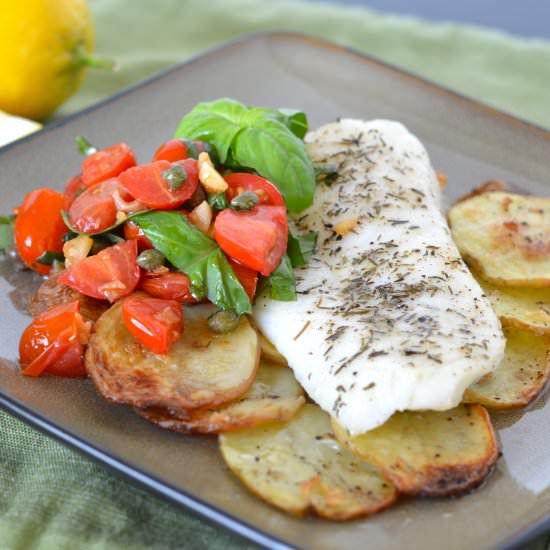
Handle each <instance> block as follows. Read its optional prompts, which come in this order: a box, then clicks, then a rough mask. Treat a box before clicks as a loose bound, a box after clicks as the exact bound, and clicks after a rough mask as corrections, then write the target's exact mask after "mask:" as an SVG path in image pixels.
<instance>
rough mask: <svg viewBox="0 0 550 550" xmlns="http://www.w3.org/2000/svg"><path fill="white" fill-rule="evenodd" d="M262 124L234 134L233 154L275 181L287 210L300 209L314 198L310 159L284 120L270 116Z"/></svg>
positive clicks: (309, 203) (246, 164) (313, 181)
mask: <svg viewBox="0 0 550 550" xmlns="http://www.w3.org/2000/svg"><path fill="white" fill-rule="evenodd" d="M262 126H263V127H255V128H246V129H245V130H243V131H242V132H240V133H239V134H238V135H237V137H236V139H235V143H234V145H233V147H234V151H235V152H234V156H235V158H236V159H238V161H239V162H240V163H241V164H243V165H244V166H249V167H251V168H254V170H256V171H257V172H258V173H259V174H260V175H261V176H263V177H264V178H266V179H268V180H269V181H271V182H273V183H274V184H276V185H277V187H278V188H279V190H280V191H281V193H282V194H283V196H284V198H285V201H286V205H287V208H288V210H289V211H290V212H300V211H302V210H304V208H307V207H308V206H310V205H311V203H312V202H313V193H314V192H315V176H314V174H313V166H312V164H311V160H310V158H309V156H308V154H307V152H306V150H305V148H304V146H303V143H302V142H301V141H300V140H299V139H298V138H297V137H296V136H295V135H293V134H292V133H291V132H289V131H288V129H287V128H286V127H285V126H284V125H283V124H281V123H280V122H276V121H273V120H271V121H266V122H264V123H262Z"/></svg>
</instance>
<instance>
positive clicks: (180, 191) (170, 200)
mask: <svg viewBox="0 0 550 550" xmlns="http://www.w3.org/2000/svg"><path fill="white" fill-rule="evenodd" d="M177 164H180V165H181V166H183V168H184V170H185V172H186V174H187V178H186V180H185V181H184V182H183V183H182V184H181V186H180V187H178V188H177V189H170V187H169V186H168V183H167V182H166V180H165V179H164V177H163V176H162V174H163V172H165V171H166V170H168V169H170V168H172V167H174V166H176V165H177ZM120 183H121V184H122V186H123V187H124V189H126V191H127V192H128V193H130V195H132V196H133V197H135V198H136V199H137V200H138V201H140V202H142V203H143V204H145V205H146V206H148V207H149V208H155V209H162V210H172V209H174V208H178V207H180V206H181V205H182V204H183V203H184V202H185V201H187V200H189V199H190V198H191V196H192V195H193V193H194V192H195V190H196V189H197V186H198V184H199V178H198V169H197V161H196V160H194V159H185V160H182V161H178V162H177V163H170V162H168V161H166V160H159V161H155V162H152V163H150V164H141V165H140V166H136V167H134V168H130V169H129V170H126V172H124V173H123V174H121V175H120Z"/></svg>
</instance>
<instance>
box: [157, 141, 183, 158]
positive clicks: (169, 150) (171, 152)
mask: <svg viewBox="0 0 550 550" xmlns="http://www.w3.org/2000/svg"><path fill="white" fill-rule="evenodd" d="M186 158H189V148H188V147H187V145H186V144H185V143H184V142H183V141H182V140H181V139H171V140H169V141H167V142H166V143H163V144H162V145H161V146H160V147H159V148H158V149H157V150H156V151H155V154H154V155H153V161H155V160H167V161H169V162H176V161H177V160H184V159H186Z"/></svg>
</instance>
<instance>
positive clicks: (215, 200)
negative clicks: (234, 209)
mask: <svg viewBox="0 0 550 550" xmlns="http://www.w3.org/2000/svg"><path fill="white" fill-rule="evenodd" d="M208 204H209V205H210V206H211V207H212V209H213V210H217V211H220V210H224V209H225V208H227V207H228V204H227V197H226V195H225V191H222V192H221V193H209V194H208Z"/></svg>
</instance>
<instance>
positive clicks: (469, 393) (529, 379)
mask: <svg viewBox="0 0 550 550" xmlns="http://www.w3.org/2000/svg"><path fill="white" fill-rule="evenodd" d="M505 334H506V351H505V352H504V359H503V361H502V363H501V364H500V365H499V367H498V368H497V370H495V371H494V372H492V373H489V374H486V375H485V376H484V377H483V378H482V379H481V380H480V381H479V382H477V383H476V384H473V385H472V386H470V387H469V388H468V389H467V390H466V392H465V393H464V402H465V403H480V404H481V405H485V406H486V407H489V408H491V409H516V408H519V407H525V406H526V405H528V404H529V403H530V402H531V401H532V400H533V399H535V397H537V395H538V394H539V393H540V392H541V391H542V390H543V389H544V386H545V384H546V382H547V380H548V376H549V375H550V337H548V336H546V337H545V336H537V335H536V334H533V333H532V332H529V331H524V330H517V329H506V330H505Z"/></svg>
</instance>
